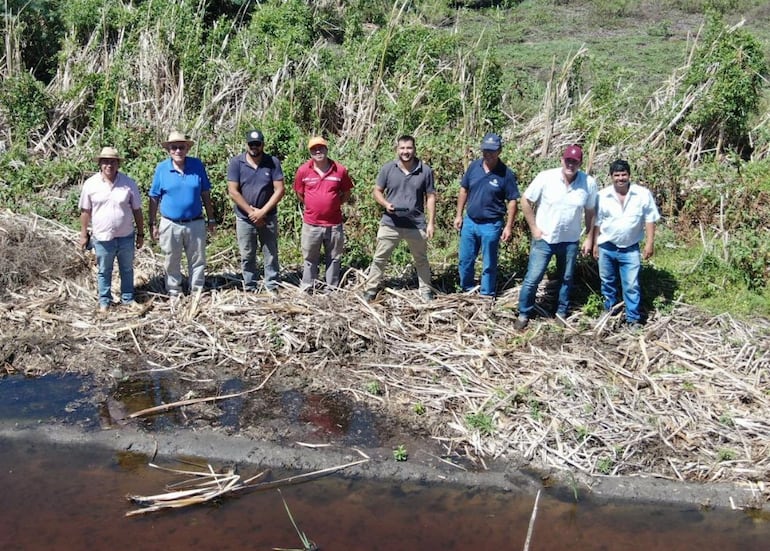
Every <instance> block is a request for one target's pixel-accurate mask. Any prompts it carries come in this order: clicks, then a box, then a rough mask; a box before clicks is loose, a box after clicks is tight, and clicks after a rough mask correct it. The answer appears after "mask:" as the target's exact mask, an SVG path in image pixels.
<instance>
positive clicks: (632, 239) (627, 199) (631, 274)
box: [593, 160, 660, 327]
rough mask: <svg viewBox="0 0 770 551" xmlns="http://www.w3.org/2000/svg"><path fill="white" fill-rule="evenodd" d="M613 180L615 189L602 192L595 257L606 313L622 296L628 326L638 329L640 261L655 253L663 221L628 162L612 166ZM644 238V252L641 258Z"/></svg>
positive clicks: (595, 232)
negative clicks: (657, 231)
mask: <svg viewBox="0 0 770 551" xmlns="http://www.w3.org/2000/svg"><path fill="white" fill-rule="evenodd" d="M610 178H611V179H612V185H611V186H607V187H605V188H604V189H602V190H601V191H600V192H599V200H598V204H597V210H596V222H595V225H594V249H593V254H594V257H596V258H597V259H598V260H599V277H600V278H601V280H602V297H604V308H605V310H607V311H609V310H611V309H612V307H613V306H615V304H617V303H618V302H619V296H620V294H621V292H622V296H623V302H624V303H625V307H626V322H627V323H628V324H629V325H630V326H631V327H638V326H639V325H641V323H642V315H641V312H640V307H641V292H640V285H639V273H640V271H641V265H642V262H641V259H644V260H647V259H648V258H650V257H652V255H653V253H654V251H655V222H657V221H658V220H660V213H659V212H658V207H657V206H655V200H654V199H653V197H652V193H650V190H648V189H647V188H645V187H642V186H640V185H638V184H633V183H631V167H630V166H629V164H628V162H626V161H623V160H617V161H615V162H613V163H612V164H611V165H610ZM642 237H644V250H642V251H641V254H640V248H639V243H640V242H641V240H642Z"/></svg>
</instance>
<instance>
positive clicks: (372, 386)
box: [364, 381, 382, 396]
mask: <svg viewBox="0 0 770 551" xmlns="http://www.w3.org/2000/svg"><path fill="white" fill-rule="evenodd" d="M364 388H365V390H366V392H368V393H369V394H371V395H372V396H382V386H381V385H380V382H379V381H369V382H368V383H366V386H365V387H364Z"/></svg>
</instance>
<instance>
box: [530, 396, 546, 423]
mask: <svg viewBox="0 0 770 551" xmlns="http://www.w3.org/2000/svg"><path fill="white" fill-rule="evenodd" d="M542 407H543V405H542V404H541V403H540V402H539V401H538V400H530V401H529V414H530V415H531V416H532V419H534V420H535V421H541V420H542V419H543V411H542V409H541V408H542Z"/></svg>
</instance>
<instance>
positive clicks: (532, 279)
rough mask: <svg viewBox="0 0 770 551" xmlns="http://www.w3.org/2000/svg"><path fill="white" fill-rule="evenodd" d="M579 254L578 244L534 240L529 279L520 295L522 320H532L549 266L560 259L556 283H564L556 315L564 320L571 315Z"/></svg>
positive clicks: (560, 291)
mask: <svg viewBox="0 0 770 551" xmlns="http://www.w3.org/2000/svg"><path fill="white" fill-rule="evenodd" d="M577 253H578V243H577V241H570V242H562V243H548V242H546V241H545V240H543V239H537V240H534V239H533V240H532V246H531V247H530V249H529V263H528V265H527V275H525V276H524V281H523V283H522V284H521V291H519V315H520V316H523V317H530V314H531V313H532V309H533V308H534V307H535V296H536V295H537V286H538V285H540V282H541V281H542V280H543V276H544V275H545V271H546V269H548V263H549V262H550V261H551V257H553V256H555V257H556V279H557V280H558V281H559V282H560V286H559V305H558V306H557V308H556V313H557V314H558V315H559V316H562V317H564V316H566V315H567V310H569V294H570V291H571V290H572V280H573V276H574V273H575V261H576V259H577Z"/></svg>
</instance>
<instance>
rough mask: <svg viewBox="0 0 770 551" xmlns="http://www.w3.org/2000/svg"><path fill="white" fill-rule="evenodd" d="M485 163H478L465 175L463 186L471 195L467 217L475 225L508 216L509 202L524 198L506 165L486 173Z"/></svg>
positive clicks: (467, 204)
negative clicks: (507, 207) (507, 205)
mask: <svg viewBox="0 0 770 551" xmlns="http://www.w3.org/2000/svg"><path fill="white" fill-rule="evenodd" d="M482 163H483V159H476V160H475V161H473V162H472V163H471V164H470V165H469V166H468V170H466V171H465V174H463V179H462V181H461V182H460V186H461V187H463V188H465V189H466V190H467V191H468V202H467V203H466V206H465V208H466V213H467V214H468V216H469V217H470V218H471V220H473V221H474V222H479V223H484V222H496V221H498V220H500V219H502V218H503V217H504V216H505V213H506V202H507V201H515V200H516V199H518V198H519V197H520V196H521V194H520V193H519V185H518V181H517V179H516V174H515V173H514V172H513V171H512V170H511V169H510V168H508V167H507V166H505V163H503V162H502V161H498V162H497V166H495V168H494V169H493V170H490V171H489V172H486V171H485V170H484V166H483V164H482Z"/></svg>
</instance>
